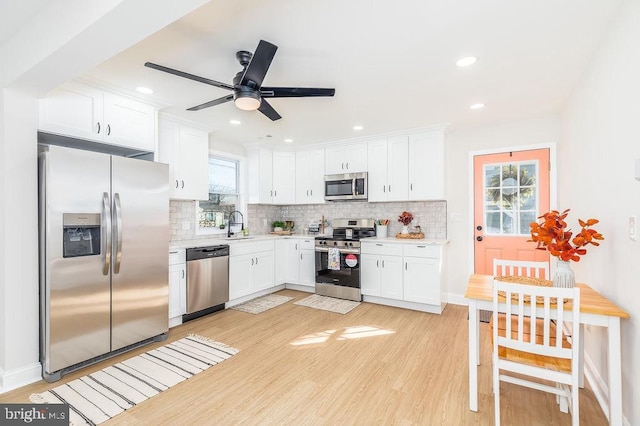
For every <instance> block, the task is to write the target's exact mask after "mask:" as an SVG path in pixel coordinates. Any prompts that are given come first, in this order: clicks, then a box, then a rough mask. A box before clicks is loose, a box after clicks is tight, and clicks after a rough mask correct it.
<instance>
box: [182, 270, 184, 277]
mask: <svg viewBox="0 0 640 426" xmlns="http://www.w3.org/2000/svg"><path fill="white" fill-rule="evenodd" d="M182 278H184V269H183V270H182Z"/></svg>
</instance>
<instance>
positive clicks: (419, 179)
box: [409, 130, 445, 200]
mask: <svg viewBox="0 0 640 426" xmlns="http://www.w3.org/2000/svg"><path fill="white" fill-rule="evenodd" d="M444 162H445V156H444V130H437V131H431V132H425V133H419V134H415V135H410V136H409V200H444V199H445V179H444V176H445V173H444Z"/></svg>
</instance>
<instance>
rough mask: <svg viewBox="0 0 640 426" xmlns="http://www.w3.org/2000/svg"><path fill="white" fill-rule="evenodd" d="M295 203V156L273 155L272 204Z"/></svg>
mask: <svg viewBox="0 0 640 426" xmlns="http://www.w3.org/2000/svg"><path fill="white" fill-rule="evenodd" d="M295 202H296V154H295V152H278V151H276V152H274V153H273V204H295Z"/></svg>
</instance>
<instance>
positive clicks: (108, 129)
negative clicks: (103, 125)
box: [107, 124, 111, 136]
mask: <svg viewBox="0 0 640 426" xmlns="http://www.w3.org/2000/svg"><path fill="white" fill-rule="evenodd" d="M110 134H111V124H107V136H109V135H110Z"/></svg>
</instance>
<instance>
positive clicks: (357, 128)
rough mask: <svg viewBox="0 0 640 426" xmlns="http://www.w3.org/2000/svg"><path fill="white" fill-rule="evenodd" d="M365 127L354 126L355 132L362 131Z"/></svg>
mask: <svg viewBox="0 0 640 426" xmlns="http://www.w3.org/2000/svg"><path fill="white" fill-rule="evenodd" d="M362 129H364V127H362V126H353V130H362Z"/></svg>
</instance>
